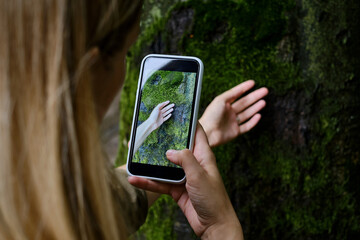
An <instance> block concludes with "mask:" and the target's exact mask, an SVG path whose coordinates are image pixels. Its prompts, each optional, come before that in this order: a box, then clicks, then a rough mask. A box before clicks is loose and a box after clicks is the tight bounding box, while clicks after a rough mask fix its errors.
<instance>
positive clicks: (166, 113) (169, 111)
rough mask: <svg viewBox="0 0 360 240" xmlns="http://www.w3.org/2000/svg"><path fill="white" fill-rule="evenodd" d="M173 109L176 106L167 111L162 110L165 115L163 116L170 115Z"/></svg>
mask: <svg viewBox="0 0 360 240" xmlns="http://www.w3.org/2000/svg"><path fill="white" fill-rule="evenodd" d="M172 111H174V108H170V109H168V110H167V111H165V112H163V111H161V112H162V116H163V117H166V116H167V115H169V114H170V113H171V112H172Z"/></svg>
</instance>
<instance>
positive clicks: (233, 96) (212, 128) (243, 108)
mask: <svg viewBox="0 0 360 240" xmlns="http://www.w3.org/2000/svg"><path fill="white" fill-rule="evenodd" d="M254 85H255V82H254V81H253V80H248V81H245V82H243V83H241V84H239V85H237V86H235V87H233V88H231V89H229V90H228V91H226V92H224V93H222V94H220V95H218V96H217V97H215V99H214V100H213V101H212V102H211V103H210V104H209V106H208V107H207V108H206V110H205V112H204V114H203V115H202V117H201V118H200V119H199V122H200V123H201V125H202V126H203V128H204V130H205V132H206V135H207V136H208V139H209V144H210V146H211V147H215V146H218V145H221V144H224V143H227V142H229V141H231V140H232V139H234V138H236V137H238V136H239V135H241V134H244V133H246V132H248V131H250V130H251V129H252V128H253V127H255V126H256V125H257V124H258V122H259V121H260V118H261V115H260V114H259V111H260V110H261V109H263V108H264V107H265V105H266V102H265V100H263V99H262V98H264V97H265V96H266V95H267V94H268V92H269V91H268V89H267V88H265V87H263V88H260V89H257V90H255V91H253V92H250V93H249V94H247V95H246V96H243V95H244V94H245V93H246V92H247V91H249V90H250V89H251V88H253V87H254ZM241 96H243V97H241ZM240 97H241V98H240Z"/></svg>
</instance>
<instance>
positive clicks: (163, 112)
mask: <svg viewBox="0 0 360 240" xmlns="http://www.w3.org/2000/svg"><path fill="white" fill-rule="evenodd" d="M169 103H170V101H165V102H162V103H159V104H158V105H157V106H156V107H154V109H153V110H152V111H151V114H150V116H149V117H148V119H146V120H145V121H144V122H143V123H142V124H141V125H140V126H138V127H137V129H136V137H135V144H134V154H135V153H136V151H137V150H138V149H139V148H140V146H141V144H143V142H144V141H145V140H146V138H147V137H148V136H149V135H150V133H152V132H153V131H154V130H156V129H157V128H159V127H160V126H161V125H162V124H163V123H164V122H166V121H167V120H169V118H170V117H171V116H172V112H173V111H174V107H175V104H174V103H172V104H169Z"/></svg>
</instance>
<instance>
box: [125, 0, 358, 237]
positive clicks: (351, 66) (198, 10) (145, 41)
mask: <svg viewBox="0 0 360 240" xmlns="http://www.w3.org/2000/svg"><path fill="white" fill-rule="evenodd" d="M188 9H191V10H193V11H194V13H195V14H194V17H193V24H192V27H191V31H189V32H184V33H183V35H182V38H181V40H180V41H179V42H178V45H177V49H178V52H177V53H180V54H183V55H192V56H197V57H199V58H200V59H202V61H203V62H204V66H205V71H204V80H203V90H202V100H201V104H200V105H201V111H204V109H205V107H206V106H207V105H208V104H209V103H210V102H211V100H212V99H213V98H214V97H215V96H216V95H218V94H220V93H221V92H223V91H225V90H227V89H229V88H230V87H232V86H234V85H236V84H238V83H240V82H243V81H245V80H247V79H255V80H256V82H257V87H261V86H267V87H268V88H269V90H270V94H269V96H268V97H267V99H266V101H267V107H266V109H265V110H264V111H262V120H261V122H260V124H259V125H258V126H257V127H256V128H255V129H253V130H252V131H251V132H249V133H247V134H246V135H243V136H241V137H239V138H238V139H236V140H234V141H232V142H231V143H229V144H226V145H224V146H221V147H218V148H216V149H214V152H215V154H216V156H217V162H218V166H219V169H220V171H221V173H222V176H223V178H224V182H225V185H226V187H227V190H228V193H229V195H230V198H231V200H232V202H233V205H234V208H235V210H236V212H237V214H238V216H239V219H240V221H241V223H242V226H243V229H244V233H245V238H248V239H357V238H359V235H360V213H359V210H360V207H359V203H360V191H359V185H360V174H359V172H360V161H359V157H360V154H359V151H360V150H359V142H360V139H359V132H360V129H359V124H358V123H359V121H360V114H359V111H358V110H359V107H360V106H359V105H360V95H359V94H358V91H359V89H360V81H359V78H360V72H359V71H360V68H359V67H358V66H360V60H359V55H360V47H359V46H360V45H359V44H358V43H359V41H360V28H359V25H360V24H359V21H360V19H359V17H358V16H360V2H359V1H356V0H348V1H341V0H323V1H318V0H316V1H313V0H296V1H295V0H283V1H275V0H271V1H269V0H257V1H256V0H237V1H226V0H214V1H210V0H208V1H200V0H190V1H187V2H185V3H177V4H175V5H174V6H173V7H172V8H171V9H169V12H168V14H167V15H166V16H165V17H164V18H162V19H158V20H156V21H154V22H153V23H152V24H151V26H149V27H147V28H146V29H145V30H144V31H145V32H144V33H143V34H142V35H141V37H140V39H139V40H138V42H137V43H136V45H135V46H134V47H133V49H132V50H131V52H130V55H129V58H128V68H127V69H128V74H127V79H126V83H125V86H124V89H123V93H122V98H121V106H120V111H121V121H120V139H124V142H123V143H122V144H121V146H120V148H119V159H121V161H124V159H126V151H127V146H126V142H127V140H128V139H129V133H130V129H129V126H131V113H132V111H133V105H134V102H135V99H134V98H135V92H136V87H137V76H138V68H139V61H140V59H141V58H142V57H143V56H144V54H145V53H147V52H149V49H151V46H152V45H153V44H154V41H160V40H161V42H163V43H165V45H166V43H167V42H169V41H170V39H171V38H172V36H171V35H169V33H168V31H167V28H168V23H169V22H170V21H173V17H174V13H177V12H182V11H187V10H188ZM159 39H160V40H159ZM165 52H166V48H165ZM121 161H120V160H119V162H121ZM164 209H166V211H169V212H171V213H174V212H178V211H179V210H178V209H177V207H176V205H175V204H174V203H173V202H172V201H171V200H170V199H169V198H168V197H164V198H163V199H162V200H161V201H159V203H158V204H155V206H154V207H153V208H152V209H151V210H150V213H151V214H150V215H149V217H148V220H147V223H146V224H145V225H144V226H143V227H142V228H141V230H140V231H139V233H138V236H142V235H143V236H146V238H147V239H169V238H176V234H179V231H176V230H175V229H176V228H175V227H174V226H175V225H176V224H177V221H178V220H177V219H175V218H174V215H176V214H163V213H164ZM169 209H171V210H169ZM154 211H156V214H155V212H154ZM169 221H170V222H169ZM162 222H164V225H162V224H161V223H162ZM165 235H166V237H165V238H164V236H165ZM178 237H179V235H178Z"/></svg>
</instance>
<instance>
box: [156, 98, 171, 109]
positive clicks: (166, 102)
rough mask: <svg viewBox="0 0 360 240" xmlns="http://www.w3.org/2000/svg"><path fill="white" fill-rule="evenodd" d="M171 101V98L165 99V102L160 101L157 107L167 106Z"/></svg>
mask: <svg viewBox="0 0 360 240" xmlns="http://www.w3.org/2000/svg"><path fill="white" fill-rule="evenodd" d="M169 103H170V101H169V100H167V101H165V102H162V103H159V104H158V105H157V106H156V108H159V109H162V108H163V107H165V106H166V105H168V104H169Z"/></svg>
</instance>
